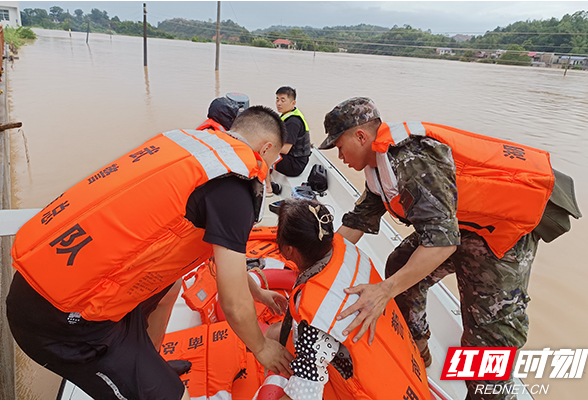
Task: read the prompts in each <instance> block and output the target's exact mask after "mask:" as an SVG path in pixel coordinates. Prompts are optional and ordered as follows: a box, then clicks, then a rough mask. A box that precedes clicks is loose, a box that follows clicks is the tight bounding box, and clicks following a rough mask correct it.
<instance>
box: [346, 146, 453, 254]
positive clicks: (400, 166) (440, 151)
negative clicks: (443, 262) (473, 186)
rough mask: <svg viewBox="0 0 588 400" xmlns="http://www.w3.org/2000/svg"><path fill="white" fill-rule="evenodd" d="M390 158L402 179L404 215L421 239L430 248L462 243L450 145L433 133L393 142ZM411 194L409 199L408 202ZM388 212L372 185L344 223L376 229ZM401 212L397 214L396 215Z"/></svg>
mask: <svg viewBox="0 0 588 400" xmlns="http://www.w3.org/2000/svg"><path fill="white" fill-rule="evenodd" d="M388 159H389V161H390V164H391V166H392V170H393V171H394V173H395V174H396V178H397V179H398V192H399V193H400V197H401V203H402V204H403V206H402V207H403V210H404V215H405V217H406V218H405V219H404V218H403V219H402V222H404V223H406V224H407V225H413V226H414V228H415V230H416V232H417V233H418V235H419V237H420V241H421V244H423V245H424V246H429V247H440V246H451V245H459V244H460V233H459V226H458V222H457V217H456V213H457V186H456V184H455V163H454V161H453V156H452V155H451V148H450V147H449V146H447V145H445V144H443V143H441V142H439V141H437V140H435V139H433V138H429V137H411V138H410V139H408V140H406V141H405V142H403V143H400V144H399V145H397V146H390V148H389V149H388ZM406 198H408V199H409V200H410V201H403V200H404V199H406ZM385 212H386V208H385V206H384V203H383V201H382V198H381V197H380V196H379V195H377V194H375V193H373V192H371V191H370V190H369V188H368V187H367V184H366V188H365V191H364V193H363V195H362V196H361V197H360V198H359V200H357V202H356V203H355V208H354V209H353V211H350V212H348V213H346V214H345V215H344V216H343V225H345V226H347V227H349V228H353V229H358V230H361V231H363V232H366V233H373V234H377V233H378V231H379V228H380V219H381V217H382V216H383V215H384V213H385ZM396 217H397V216H396Z"/></svg>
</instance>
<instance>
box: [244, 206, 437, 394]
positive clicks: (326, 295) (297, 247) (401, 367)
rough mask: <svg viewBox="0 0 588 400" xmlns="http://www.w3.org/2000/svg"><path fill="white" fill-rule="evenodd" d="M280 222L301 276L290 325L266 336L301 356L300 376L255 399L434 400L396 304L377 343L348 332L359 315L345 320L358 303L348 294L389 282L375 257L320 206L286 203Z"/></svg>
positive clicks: (276, 380) (296, 365) (296, 366)
mask: <svg viewBox="0 0 588 400" xmlns="http://www.w3.org/2000/svg"><path fill="white" fill-rule="evenodd" d="M278 215H279V223H278V234H277V243H278V246H279V249H280V252H281V253H282V255H283V256H284V257H285V258H286V259H288V260H290V261H293V262H294V263H296V264H297V266H298V268H299V271H300V273H299V275H298V278H297V280H296V283H295V286H294V289H293V291H292V295H291V297H290V305H289V310H288V312H287V313H286V316H285V318H284V321H283V322H282V323H281V324H274V325H272V327H270V329H268V332H267V333H266V335H268V336H272V335H274V336H275V338H277V337H278V336H279V339H280V341H281V342H282V344H283V345H286V348H287V349H288V350H289V351H290V352H292V353H294V352H295V354H296V357H295V359H294V360H293V361H292V362H291V364H290V367H291V369H292V370H293V375H292V376H291V377H290V378H289V379H286V378H285V377H282V376H279V375H270V376H268V378H267V379H266V381H265V383H264V385H263V386H262V387H261V388H260V390H259V391H258V393H257V394H256V397H255V398H254V399H256V400H278V399H280V400H287V399H294V400H298V399H300V400H302V399H304V400H313V399H316V400H321V399H323V398H324V399H325V400H331V399H350V400H351V399H358V398H359V399H366V400H367V399H382V400H384V399H401V398H410V399H413V398H415V399H416V398H418V399H421V400H422V399H429V398H430V394H429V389H428V385H427V376H426V371H425V366H424V364H423V362H422V359H421V357H420V355H419V353H418V350H417V349H416V346H415V345H414V342H413V340H412V338H411V336H410V332H409V330H408V327H407V326H406V324H405V322H404V319H403V317H402V315H401V314H400V311H399V310H398V308H397V306H396V303H395V302H394V301H393V300H392V301H391V302H390V303H388V306H387V308H386V310H385V312H384V314H383V315H382V316H381V317H380V318H379V320H378V326H377V330H376V334H375V337H374V340H373V342H372V343H371V344H370V343H368V335H364V336H363V337H362V338H361V339H360V340H359V341H357V342H354V341H353V338H354V336H355V334H356V333H357V331H358V330H359V327H358V328H357V329H356V330H354V331H352V332H349V335H347V336H344V335H343V333H342V332H343V331H344V330H345V328H346V327H347V326H348V325H349V324H350V322H351V321H352V320H353V318H354V315H351V316H349V317H348V318H346V319H342V320H337V315H338V314H339V313H340V312H341V311H343V310H344V309H346V308H347V307H349V306H350V305H351V304H353V303H354V302H355V301H356V300H357V295H348V294H346V293H345V292H344V289H345V288H348V287H351V286H355V285H358V284H366V283H376V282H379V281H381V277H380V275H379V274H378V272H377V271H376V270H375V268H374V266H373V264H372V262H371V260H370V259H369V257H368V256H367V255H365V254H364V253H363V252H362V251H361V250H359V249H358V248H357V247H356V246H355V245H353V244H352V243H351V242H348V241H346V240H345V239H344V238H343V237H342V236H340V235H339V234H337V233H335V231H334V229H333V215H332V214H331V213H330V212H329V211H328V209H327V208H326V207H325V206H324V205H323V204H321V203H319V202H318V201H316V200H312V201H309V200H286V201H284V203H283V204H282V205H281V206H280V208H279V212H278ZM278 332H279V335H278Z"/></svg>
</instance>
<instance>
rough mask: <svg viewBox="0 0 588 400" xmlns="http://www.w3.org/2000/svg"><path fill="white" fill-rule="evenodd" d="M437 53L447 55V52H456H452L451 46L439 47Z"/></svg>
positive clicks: (452, 53) (451, 53) (450, 53)
mask: <svg viewBox="0 0 588 400" xmlns="http://www.w3.org/2000/svg"><path fill="white" fill-rule="evenodd" d="M437 54H439V55H440V56H442V55H445V54H449V55H454V54H455V53H454V52H452V51H451V49H450V48H449V47H437Z"/></svg>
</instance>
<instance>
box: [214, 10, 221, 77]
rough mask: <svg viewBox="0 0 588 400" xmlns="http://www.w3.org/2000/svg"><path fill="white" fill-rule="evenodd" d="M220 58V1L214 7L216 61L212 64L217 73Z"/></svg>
mask: <svg viewBox="0 0 588 400" xmlns="http://www.w3.org/2000/svg"><path fill="white" fill-rule="evenodd" d="M219 56H220V1H218V2H217V6H216V61H215V63H214V70H215V71H218V61H219Z"/></svg>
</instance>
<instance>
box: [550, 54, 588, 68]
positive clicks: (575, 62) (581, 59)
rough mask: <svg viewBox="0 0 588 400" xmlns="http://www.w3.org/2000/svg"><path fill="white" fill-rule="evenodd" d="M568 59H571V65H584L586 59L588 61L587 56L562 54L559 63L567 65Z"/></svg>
mask: <svg viewBox="0 0 588 400" xmlns="http://www.w3.org/2000/svg"><path fill="white" fill-rule="evenodd" d="M568 59H569V63H570V67H573V66H576V65H582V64H583V63H584V61H586V57H575V56H571V57H570V56H561V57H560V58H559V60H558V62H557V63H558V64H562V66H563V67H565V66H566V65H568Z"/></svg>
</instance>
